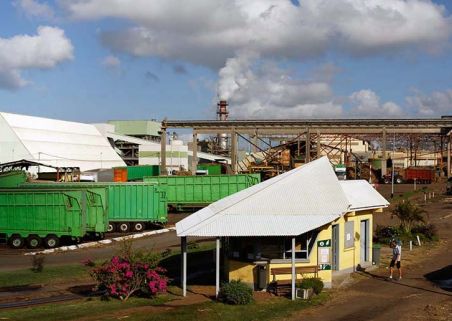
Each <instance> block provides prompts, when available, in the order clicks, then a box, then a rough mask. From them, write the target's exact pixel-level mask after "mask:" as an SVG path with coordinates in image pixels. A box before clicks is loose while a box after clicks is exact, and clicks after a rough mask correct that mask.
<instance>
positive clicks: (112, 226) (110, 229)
mask: <svg viewBox="0 0 452 321" xmlns="http://www.w3.org/2000/svg"><path fill="white" fill-rule="evenodd" d="M115 230H116V229H115V223H112V222H110V223H108V227H107V232H108V233H113V232H114V231H115Z"/></svg>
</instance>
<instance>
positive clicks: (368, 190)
mask: <svg viewBox="0 0 452 321" xmlns="http://www.w3.org/2000/svg"><path fill="white" fill-rule="evenodd" d="M340 184H341V186H342V189H343V190H344V193H345V195H346V196H347V199H348V201H349V202H350V210H353V211H355V210H356V211H360V210H361V211H362V210H366V209H373V208H381V207H387V206H388V205H389V202H388V201H387V200H386V199H385V198H384V197H383V196H381V194H380V193H378V192H377V191H376V190H375V188H373V187H372V185H370V184H369V183H368V182H367V181H365V180H353V181H340Z"/></svg>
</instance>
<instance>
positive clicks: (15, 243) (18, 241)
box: [8, 235, 25, 249]
mask: <svg viewBox="0 0 452 321" xmlns="http://www.w3.org/2000/svg"><path fill="white" fill-rule="evenodd" d="M8 241H9V245H10V246H11V247H12V248H13V249H21V248H23V247H24V244H25V241H24V239H23V238H22V237H20V236H19V235H13V236H11V237H10V238H9V240H8Z"/></svg>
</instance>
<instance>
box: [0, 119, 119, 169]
mask: <svg viewBox="0 0 452 321" xmlns="http://www.w3.org/2000/svg"><path fill="white" fill-rule="evenodd" d="M21 159H26V160H30V161H36V162H40V163H43V164H47V165H52V166H55V167H80V170H81V171H86V170H92V169H97V168H112V167H115V166H124V165H125V163H124V161H123V160H122V159H121V157H120V156H119V155H118V154H117V153H116V152H115V150H114V149H113V148H112V146H111V145H110V143H109V141H108V139H107V138H106V137H104V136H103V135H102V134H101V132H100V131H99V130H98V129H97V128H96V126H94V125H91V124H83V123H77V122H70V121H63V120H55V119H48V118H42V117H33V116H25V115H17V114H10V113H3V112H2V113H0V163H7V162H12V161H16V160H21Z"/></svg>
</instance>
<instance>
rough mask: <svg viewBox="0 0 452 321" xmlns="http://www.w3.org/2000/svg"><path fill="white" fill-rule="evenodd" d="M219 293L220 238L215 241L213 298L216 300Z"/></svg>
mask: <svg viewBox="0 0 452 321" xmlns="http://www.w3.org/2000/svg"><path fill="white" fill-rule="evenodd" d="M218 293H220V237H217V239H216V252H215V297H216V298H218Z"/></svg>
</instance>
